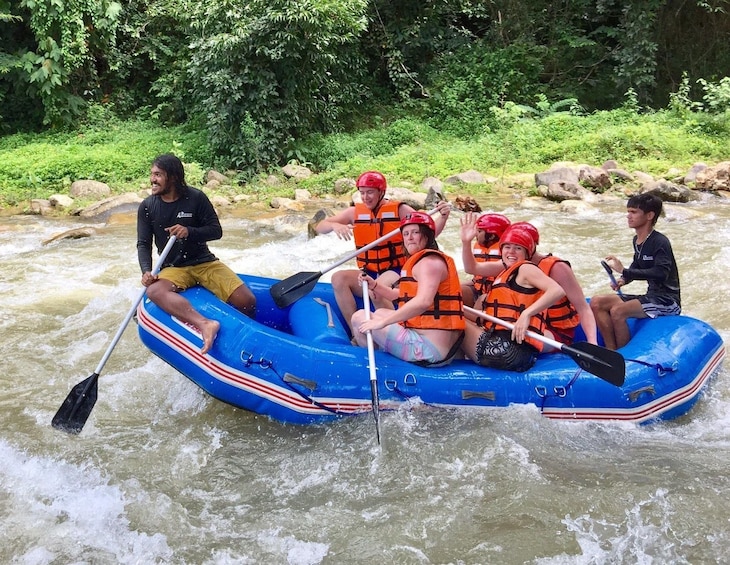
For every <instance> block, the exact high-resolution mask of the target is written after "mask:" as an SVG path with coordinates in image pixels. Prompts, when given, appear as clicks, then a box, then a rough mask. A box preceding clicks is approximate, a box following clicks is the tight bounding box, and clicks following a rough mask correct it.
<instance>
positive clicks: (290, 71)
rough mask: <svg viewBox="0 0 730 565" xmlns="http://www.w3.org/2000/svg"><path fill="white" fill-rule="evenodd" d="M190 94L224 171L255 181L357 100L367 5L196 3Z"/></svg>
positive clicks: (284, 0) (358, 0)
mask: <svg viewBox="0 0 730 565" xmlns="http://www.w3.org/2000/svg"><path fill="white" fill-rule="evenodd" d="M195 6H196V7H195V8H193V12H194V13H193V18H192V21H193V29H194V32H195V33H196V34H198V38H197V39H196V40H195V41H194V42H193V46H192V60H191V62H190V67H189V72H190V76H191V80H190V83H189V84H190V87H191V88H192V90H193V93H194V96H195V100H196V102H197V108H198V111H200V112H201V113H203V114H204V115H205V116H206V126H207V129H208V132H209V136H210V143H211V146H212V147H213V149H214V151H215V152H216V154H217V156H218V160H219V162H220V163H221V164H223V165H224V166H231V165H232V166H235V167H237V168H238V169H241V170H245V171H247V172H255V171H257V170H260V169H262V168H265V167H266V166H268V165H269V164H271V163H276V162H279V161H280V160H281V159H282V156H283V154H284V153H285V151H286V148H287V147H290V146H292V144H293V140H294V139H295V138H297V137H301V136H302V135H306V134H308V133H311V132H315V131H332V130H336V129H337V127H338V119H339V117H340V115H341V113H342V112H343V110H344V109H346V108H348V107H351V106H353V105H355V104H357V102H358V100H359V99H360V97H361V90H362V86H361V79H362V76H363V75H362V71H359V70H358V69H362V66H363V65H362V64H361V61H360V60H359V57H358V54H357V50H356V42H357V40H358V37H359V34H360V33H362V31H363V30H364V29H365V26H366V21H365V18H364V17H363V14H364V9H365V0H342V1H338V2H330V1H328V0H297V1H294V2H292V1H288V0H252V1H249V2H246V3H241V2H234V1H233V0H230V1H226V0H219V1H216V2H210V3H207V2H206V3H199V4H195Z"/></svg>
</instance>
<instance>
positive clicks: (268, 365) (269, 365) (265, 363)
mask: <svg viewBox="0 0 730 565" xmlns="http://www.w3.org/2000/svg"><path fill="white" fill-rule="evenodd" d="M246 355H248V357H246V358H244V356H246ZM241 362H242V363H243V366H244V367H250V366H251V365H260V366H261V368H262V369H271V370H272V371H273V372H274V374H275V375H276V376H277V377H279V380H280V381H281V382H282V383H284V384H285V385H286V386H287V387H289V389H290V390H292V391H293V392H295V393H297V394H298V395H299V396H301V397H302V398H303V399H304V400H306V401H307V402H309V403H311V404H312V405H313V406H316V407H317V408H319V409H321V410H325V411H326V412H330V413H331V414H335V415H337V416H358V415H359V414H358V413H353V412H341V411H340V410H336V409H334V408H330V407H329V406H327V405H326V404H322V403H321V402H319V401H317V400H315V399H314V398H312V397H311V396H308V395H306V394H304V393H303V392H302V391H300V390H298V389H296V388H295V387H294V386H293V385H292V383H291V382H289V381H287V380H286V379H285V378H284V377H282V376H281V375H280V374H279V371H277V370H276V369H275V368H274V363H273V362H272V361H269V360H268V359H264V358H263V357H262V358H261V359H259V360H258V361H254V360H253V353H248V352H247V351H243V350H241Z"/></svg>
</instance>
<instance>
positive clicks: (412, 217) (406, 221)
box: [400, 212, 436, 233]
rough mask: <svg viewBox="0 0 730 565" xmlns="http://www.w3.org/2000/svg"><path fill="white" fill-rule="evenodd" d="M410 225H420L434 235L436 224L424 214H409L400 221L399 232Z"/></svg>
mask: <svg viewBox="0 0 730 565" xmlns="http://www.w3.org/2000/svg"><path fill="white" fill-rule="evenodd" d="M410 224H422V225H425V226H426V227H428V228H430V229H431V231H432V232H434V233H436V222H434V221H433V218H432V217H431V216H429V215H428V214H426V213H425V212H411V213H410V214H408V215H407V216H406V217H405V218H403V219H402V220H401V221H400V231H403V228H404V227H406V226H407V225H410Z"/></svg>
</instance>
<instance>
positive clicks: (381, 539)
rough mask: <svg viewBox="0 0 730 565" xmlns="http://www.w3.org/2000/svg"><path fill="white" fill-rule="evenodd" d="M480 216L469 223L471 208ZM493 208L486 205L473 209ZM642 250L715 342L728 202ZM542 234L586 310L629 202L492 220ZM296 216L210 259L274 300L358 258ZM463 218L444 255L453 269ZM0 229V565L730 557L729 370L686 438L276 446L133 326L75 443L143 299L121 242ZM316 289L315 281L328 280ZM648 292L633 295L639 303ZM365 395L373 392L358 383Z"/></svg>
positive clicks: (603, 284) (446, 238) (728, 285)
mask: <svg viewBox="0 0 730 565" xmlns="http://www.w3.org/2000/svg"><path fill="white" fill-rule="evenodd" d="M483 206H484V203H483ZM484 207H485V208H486V207H487V206H484ZM666 208H667V212H666V217H663V218H661V219H660V221H659V224H658V226H657V229H658V230H659V231H661V232H662V233H665V234H666V235H667V236H669V238H670V239H671V241H672V243H673V246H674V252H675V255H676V257H677V260H678V264H679V268H680V276H681V281H682V298H683V313H684V314H685V315H689V316H693V317H697V318H701V319H703V320H705V321H707V322H709V323H710V324H711V325H712V326H714V327H715V328H716V329H717V330H718V331H719V332H720V334H721V335H722V337H723V339H724V340H725V342H726V343H729V339H730V310H729V309H728V306H727V301H728V298H730V292H729V290H730V282H729V281H728V268H727V265H728V262H729V261H730V243H728V241H730V203H728V201H723V200H719V199H714V198H706V199H704V200H703V201H702V202H700V203H695V204H684V205H678V204H669V205H667V207H666ZM493 209H494V210H495V211H499V212H502V213H505V214H507V215H508V216H509V217H510V218H511V219H512V220H513V221H516V220H527V221H531V222H533V223H535V225H537V226H538V228H539V229H540V230H541V244H540V246H539V249H540V250H541V251H543V252H552V253H554V254H557V255H559V256H561V257H563V258H566V259H568V260H570V261H571V263H572V265H573V268H574V270H575V272H576V275H577V277H578V279H579V281H580V282H581V283H582V285H583V287H584V291H585V293H586V295H587V296H590V295H593V294H598V293H606V292H610V288H609V286H608V280H607V276H606V273H605V272H604V271H603V269H602V268H601V265H600V259H601V258H602V257H603V256H605V255H606V254H608V253H609V252H610V253H612V254H616V255H618V256H619V257H621V258H622V259H623V260H624V262H625V263H626V264H628V263H629V262H630V259H631V236H632V233H633V232H632V231H631V230H630V229H629V228H627V226H626V218H625V216H626V214H625V206H624V201H615V202H607V203H603V204H595V205H593V206H592V207H589V208H587V209H585V210H582V211H580V212H578V213H565V212H560V211H559V210H558V209H557V207H554V206H547V207H546V208H545V209H539V210H538V209H526V208H521V207H518V206H517V205H516V204H500V205H499V206H494V208H493ZM308 217H309V216H306V217H305V215H302V216H301V217H299V218H297V217H296V216H292V217H289V218H279V219H273V220H265V221H261V220H260V219H257V218H242V217H237V216H235V215H232V214H226V213H225V212H223V213H222V214H221V220H222V224H223V228H224V237H223V239H222V240H220V241H215V242H211V244H210V246H211V249H212V250H213V251H214V252H215V253H216V254H217V255H218V257H220V258H221V259H222V260H223V261H225V262H226V263H227V264H229V265H230V266H231V267H232V268H234V270H236V271H238V272H247V273H253V274H259V275H265V276H276V277H281V278H284V277H286V276H289V275H292V274H294V273H296V272H299V271H315V272H316V271H318V270H321V269H326V268H327V267H328V266H329V265H332V264H333V263H335V262H336V261H338V260H339V259H340V258H342V257H343V256H345V255H347V254H349V253H351V252H352V250H353V247H352V242H345V241H340V240H338V239H337V238H336V237H335V236H334V235H332V234H329V235H325V236H319V237H317V238H315V239H313V240H308V239H307V235H306V220H307V219H308ZM458 220H459V216H458V214H456V213H455V214H452V217H451V219H450V220H449V224H448V226H447V228H446V230H445V232H444V234H442V236H441V237H440V238H439V242H440V244H441V246H442V248H443V249H444V250H445V251H447V252H448V253H450V254H452V256H454V257H455V258H456V260H457V265H461V261H460V243H459V238H458ZM86 225H88V224H85V223H82V222H81V221H80V220H79V219H78V218H76V219H63V220H59V219H44V218H40V217H35V216H23V217H11V218H0V292H1V293H2V296H3V308H2V310H0V328H1V331H2V337H3V341H2V343H3V345H4V347H5V349H4V354H3V361H4V363H3V365H4V367H3V368H4V370H3V371H2V373H0V384H1V386H0V404H1V405H2V420H1V423H0V517H2V524H3V527H2V529H0V563H18V564H27V565H42V564H65V563H75V564H82V563H89V564H90V563H93V564H117V563H121V564H137V563H140V564H142V563H143V564H150V563H175V564H233V563H236V564H238V563H242V564H248V563H251V564H253V563H256V564H259V563H265V564H268V563H271V564H282V563H288V564H295V565H310V564H312V565H313V564H320V563H321V564H341V563H352V564H360V563H362V564H369V565H371V564H372V563H405V564H411V563H412V564H446V563H455V564H485V563H505V564H512V563H515V564H516V563H532V564H543V565H546V564H551V565H552V564H592V563H647V564H648V563H669V562H671V563H692V564H698V563H716V562H723V561H726V560H727V559H728V557H730V528H729V527H728V523H729V522H730V499H729V498H728V493H730V474H728V472H727V469H728V465H730V380H729V379H728V377H730V369H729V368H728V363H727V361H726V363H725V365H724V366H723V367H722V368H721V369H720V370H719V371H718V372H717V374H716V375H715V378H714V379H713V380H712V381H711V382H710V383H709V385H708V386H707V387H706V389H705V391H704V394H703V396H702V397H701V398H700V400H699V401H698V402H697V404H696V405H695V407H694V408H693V409H692V410H691V411H690V412H689V414H688V415H686V416H684V417H682V418H680V419H678V420H674V421H671V422H665V423H659V424H651V425H644V426H635V425H633V424H626V423H612V422H564V421H551V420H547V419H545V418H543V417H542V416H540V414H539V412H538V410H537V409H536V408H534V407H527V406H516V407H510V408H506V409H486V410H485V409H460V410H448V411H447V410H437V409H421V410H413V411H397V412H385V413H383V414H382V415H381V424H380V425H381V433H382V436H383V443H382V446H381V447H379V446H378V445H377V442H376V438H375V430H374V424H373V419H372V417H371V416H369V415H364V416H360V417H352V418H344V419H342V420H340V421H337V422H335V423H331V424H326V425H321V426H306V427H304V426H303V427H298V426H290V425H282V424H279V423H277V422H274V421H270V420H269V419H268V418H266V417H262V416H258V415H255V414H251V413H247V412H245V411H243V410H239V409H235V408H233V407H231V406H229V405H226V404H224V403H222V402H220V401H217V400H215V399H213V398H211V397H209V396H207V395H206V394H204V393H203V392H202V391H201V390H200V389H199V388H198V387H197V386H195V385H194V384H193V383H192V382H190V381H189V380H188V379H186V378H185V377H183V376H182V375H180V374H179V373H178V372H177V371H175V370H174V369H172V368H171V367H169V366H168V365H166V364H165V363H164V362H163V361H161V360H160V359H158V358H156V357H155V356H154V355H152V354H151V353H150V352H149V351H148V350H147V349H146V348H145V347H144V346H143V345H142V344H141V343H140V341H139V339H138V337H137V333H136V327H135V325H134V322H132V323H131V324H130V325H129V327H128V328H127V330H126V331H125V333H124V335H123V336H122V338H121V340H120V342H119V343H118V345H117V346H116V347H115V349H114V351H113V353H112V355H111V357H110V359H109V361H108V362H107V364H106V365H105V367H104V369H103V371H102V374H101V377H100V380H99V399H98V401H97V403H96V406H95V408H94V410H93V412H92V414H91V416H90V418H89V420H88V422H87V423H86V426H85V427H84V430H83V431H82V432H81V434H80V435H78V436H72V435H68V434H66V433H63V432H60V431H58V430H55V429H54V428H52V427H51V425H50V422H51V418H52V417H53V415H54V413H55V412H56V410H57V409H58V407H59V406H60V404H61V402H62V401H63V399H64V398H65V397H66V395H67V394H68V392H69V391H70V389H71V388H72V387H73V386H74V385H75V384H77V383H78V382H80V381H82V380H84V379H85V378H86V377H88V376H89V375H90V374H91V373H92V372H93V370H94V369H95V368H96V366H97V364H98V363H99V361H100V359H101V358H102V356H103V354H104V352H105V350H106V349H107V347H108V345H109V343H110V342H111V340H112V338H113V336H114V334H115V332H116V330H117V328H118V327H119V325H120V324H121V322H122V320H123V318H124V315H125V314H126V312H127V311H128V310H129V308H130V306H131V304H132V303H133V301H134V300H135V298H136V297H137V295H138V293H139V289H140V286H139V284H140V276H139V269H138V266H137V259H136V249H135V231H134V224H133V221H132V219H131V218H127V221H121V222H113V223H109V224H105V225H97V226H96V227H97V232H96V233H95V234H94V235H92V236H91V237H87V238H83V239H63V240H60V241H54V242H52V243H49V244H45V245H44V243H43V242H44V241H46V240H48V239H50V238H51V237H53V236H54V235H56V234H58V233H60V232H63V231H65V230H68V229H72V228H76V227H82V226H86ZM330 276H331V273H329V272H328V273H325V275H324V276H323V277H322V278H321V280H323V281H327V280H329V277H330ZM636 285H640V283H633V284H632V285H631V286H629V287H627V289H631V292H634V290H633V289H634V288H636V290H637V291H640V290H641V287H640V286H636ZM363 378H364V379H366V378H368V375H367V374H363Z"/></svg>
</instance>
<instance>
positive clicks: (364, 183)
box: [355, 171, 387, 192]
mask: <svg viewBox="0 0 730 565" xmlns="http://www.w3.org/2000/svg"><path fill="white" fill-rule="evenodd" d="M355 186H356V187H357V188H361V187H362V188H375V189H377V190H380V191H381V192H385V189H386V188H387V183H386V182H385V177H384V176H383V173H379V172H378V171H366V172H364V173H363V174H361V175H360V176H359V177H357V180H356V181H355Z"/></svg>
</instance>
